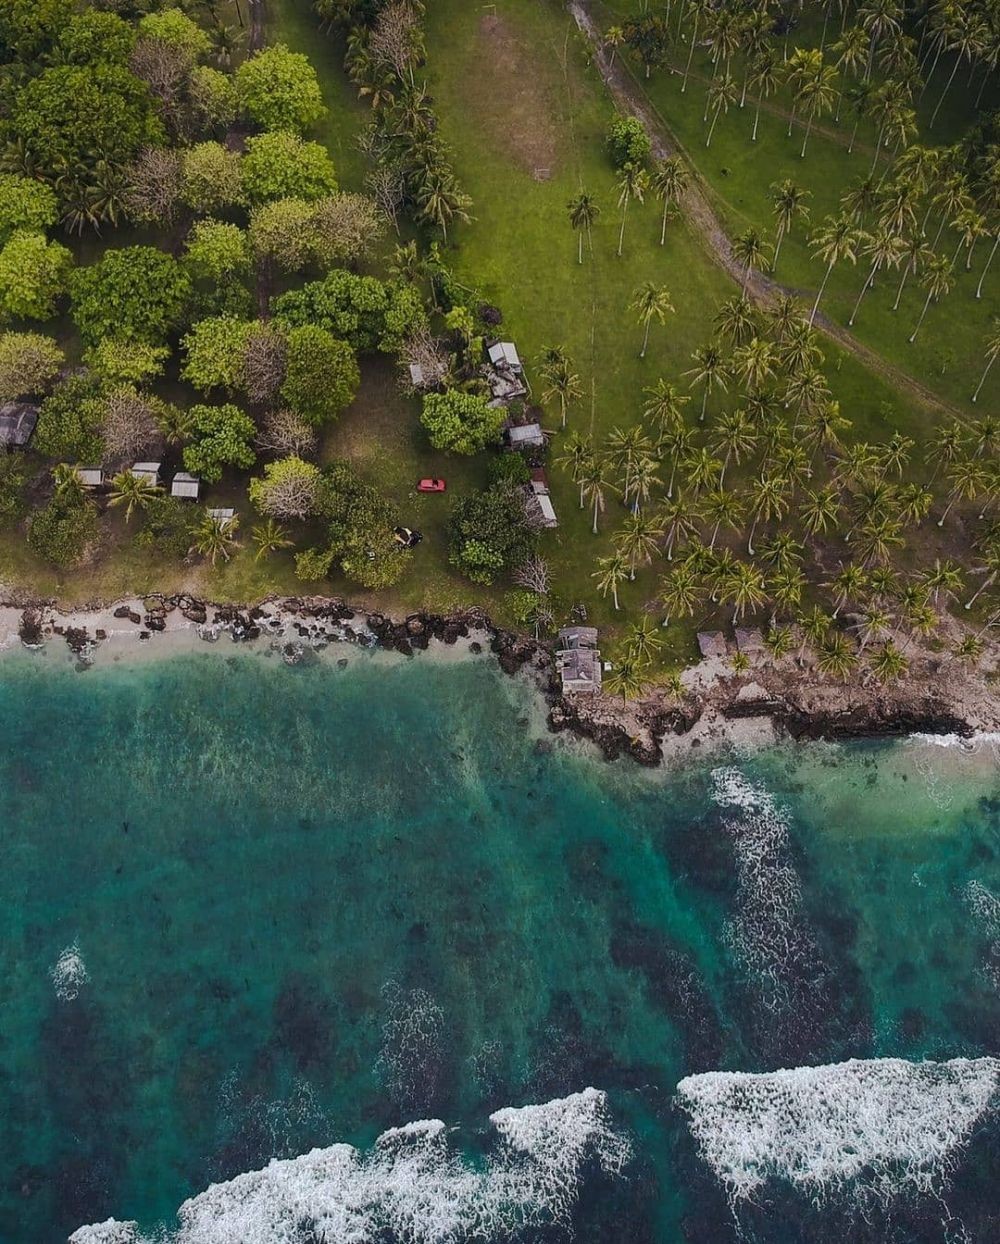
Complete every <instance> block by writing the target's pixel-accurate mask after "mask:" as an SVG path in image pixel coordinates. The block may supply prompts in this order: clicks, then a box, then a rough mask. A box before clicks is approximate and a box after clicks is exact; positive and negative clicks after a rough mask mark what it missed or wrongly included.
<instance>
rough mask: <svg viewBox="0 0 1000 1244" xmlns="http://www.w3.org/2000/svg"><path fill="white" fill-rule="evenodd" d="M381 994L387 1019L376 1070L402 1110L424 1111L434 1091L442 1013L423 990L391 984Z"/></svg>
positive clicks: (433, 1000)
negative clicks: (414, 1109) (416, 1109)
mask: <svg viewBox="0 0 1000 1244" xmlns="http://www.w3.org/2000/svg"><path fill="white" fill-rule="evenodd" d="M381 994H382V1000H383V1002H384V1003H385V1005H386V1008H387V1016H386V1020H385V1023H384V1024H383V1025H382V1052H381V1053H380V1055H379V1058H378V1062H377V1064H376V1068H375V1069H376V1071H377V1072H378V1073H379V1074H380V1075H381V1077H382V1080H383V1082H384V1084H385V1087H386V1089H387V1090H388V1092H389V1094H390V1096H391V1097H392V1098H393V1100H394V1101H395V1102H396V1103H397V1105H399V1106H400V1107H401V1108H402V1109H404V1110H407V1109H410V1108H411V1107H417V1108H418V1109H423V1108H426V1107H427V1106H428V1104H429V1103H430V1102H431V1101H432V1100H433V1097H434V1094H435V1092H436V1091H437V1081H438V1075H439V1073H440V1069H441V1048H442V1041H443V1038H444V1012H443V1011H442V1010H441V1008H440V1006H438V1004H437V1002H436V1000H435V999H434V997H433V995H431V994H429V993H428V992H427V991H426V990H425V989H403V987H402V986H401V985H399V984H398V982H396V981H392V980H390V981H387V982H386V983H385V984H384V985H383V986H382V990H381Z"/></svg>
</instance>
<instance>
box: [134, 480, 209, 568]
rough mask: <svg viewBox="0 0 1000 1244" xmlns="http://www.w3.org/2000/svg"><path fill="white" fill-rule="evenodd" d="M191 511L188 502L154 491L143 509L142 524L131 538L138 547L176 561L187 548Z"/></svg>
mask: <svg viewBox="0 0 1000 1244" xmlns="http://www.w3.org/2000/svg"><path fill="white" fill-rule="evenodd" d="M195 513H196V512H194V511H192V509H191V505H190V502H187V501H181V500H180V499H179V498H178V497H167V496H164V495H163V494H162V493H157V494H154V495H153V496H152V497H151V498H150V499H149V501H148V502H147V504H146V507H145V509H144V511H143V518H142V526H141V527H140V528H139V530H138V532H137V533H136V535H135V537H134V539H135V543H136V545H137V546H138V547H139V548H141V549H150V550H152V551H153V552H155V553H158V554H160V555H161V556H163V557H171V558H175V559H177V560H179V559H180V558H182V557H186V556H187V554H188V552H189V551H190V549H191V541H192V538H193V535H194V528H195V525H196V523H195Z"/></svg>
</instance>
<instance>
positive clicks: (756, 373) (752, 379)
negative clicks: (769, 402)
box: [732, 337, 778, 392]
mask: <svg viewBox="0 0 1000 1244" xmlns="http://www.w3.org/2000/svg"><path fill="white" fill-rule="evenodd" d="M777 363H778V357H777V352H776V351H775V348H774V346H773V345H772V343H771V342H770V341H768V340H767V339H766V338H763V337H754V338H753V340H752V341H748V342H747V344H746V345H745V346H739V347H738V348H737V349H736V350H735V351H734V353H733V363H732V369H733V371H734V372H735V374H736V375H737V376H739V378H740V380H741V381H742V382H743V385H744V387H745V388H746V389H747V390H748V391H750V392H754V391H755V390H756V391H759V390H761V389H763V388H764V386H765V385H766V384H767V383H768V381H769V380H771V379H772V378H773V376H774V372H775V368H776V367H777Z"/></svg>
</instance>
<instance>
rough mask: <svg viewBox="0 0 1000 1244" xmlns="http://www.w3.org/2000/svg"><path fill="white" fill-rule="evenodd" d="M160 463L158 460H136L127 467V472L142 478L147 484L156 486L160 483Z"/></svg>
mask: <svg viewBox="0 0 1000 1244" xmlns="http://www.w3.org/2000/svg"><path fill="white" fill-rule="evenodd" d="M160 465H161V464H160V463H159V462H137V463H136V464H135V465H134V466H131V467H129V474H130V475H135V476H136V477H137V478H138V479H144V480H145V481H146V483H147V484H151V485H152V486H153V487H154V488H156V487H158V486H159V483H160Z"/></svg>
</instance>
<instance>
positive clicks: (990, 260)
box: [976, 225, 1000, 298]
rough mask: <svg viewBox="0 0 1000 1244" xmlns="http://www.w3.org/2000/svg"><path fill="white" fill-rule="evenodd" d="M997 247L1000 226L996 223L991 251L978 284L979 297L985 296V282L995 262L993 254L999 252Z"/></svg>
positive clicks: (977, 295)
mask: <svg viewBox="0 0 1000 1244" xmlns="http://www.w3.org/2000/svg"><path fill="white" fill-rule="evenodd" d="M997 247H1000V226H996V225H995V226H994V229H993V245H992V246H991V247H990V253H989V254H988V255H987V256H986V264H985V266H984V267H983V271H982V273H981V275H980V277H979V284H978V285H977V286H976V297H977V298H982V296H983V282H984V281H985V280H986V274H987V272H989V270H990V267H991V266H992V264H993V256H994V255H995V254H996V253H997Z"/></svg>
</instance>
